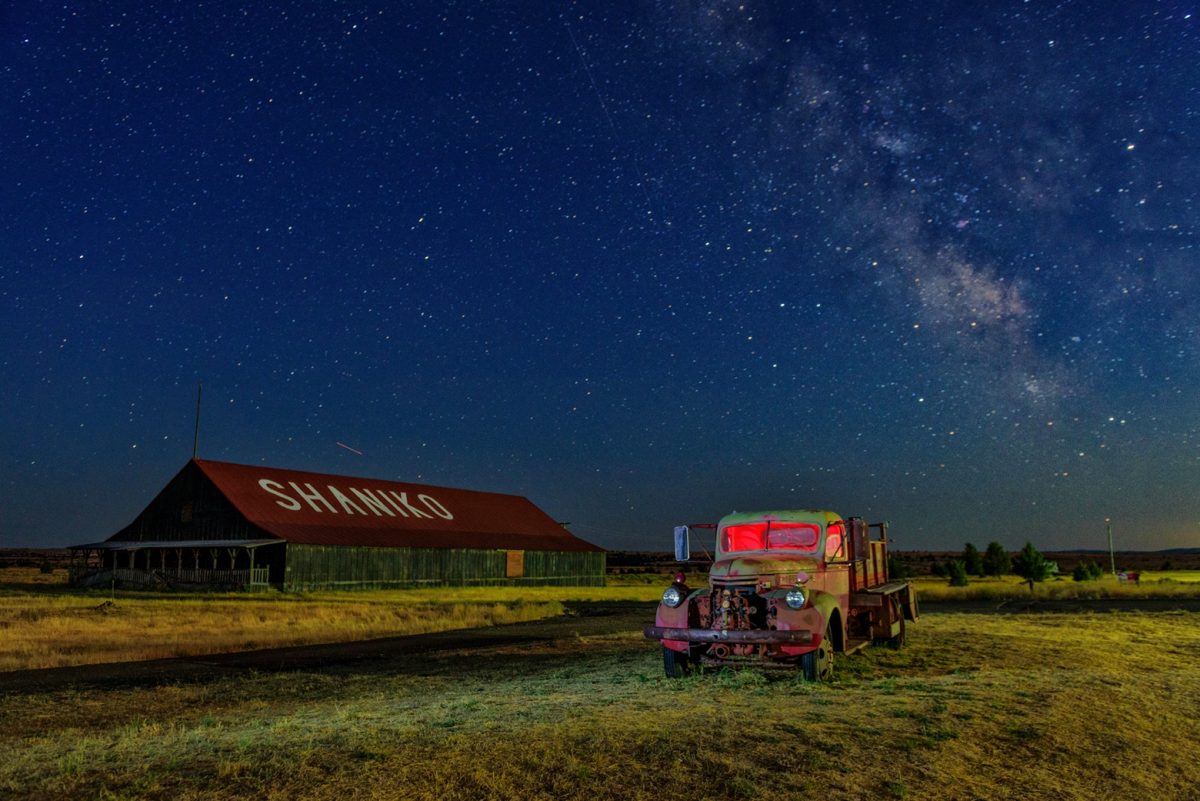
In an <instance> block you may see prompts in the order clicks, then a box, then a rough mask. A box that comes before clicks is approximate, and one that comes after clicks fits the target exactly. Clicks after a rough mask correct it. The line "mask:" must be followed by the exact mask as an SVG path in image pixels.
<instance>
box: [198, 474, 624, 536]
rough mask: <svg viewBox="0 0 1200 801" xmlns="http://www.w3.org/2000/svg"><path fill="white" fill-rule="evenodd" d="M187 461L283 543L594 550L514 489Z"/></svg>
mask: <svg viewBox="0 0 1200 801" xmlns="http://www.w3.org/2000/svg"><path fill="white" fill-rule="evenodd" d="M192 465H194V466H195V467H198V468H199V469H200V471H201V472H202V473H203V474H204V476H205V477H207V478H208V479H209V480H210V481H211V482H212V484H213V485H215V486H216V488H217V489H218V490H219V491H220V492H221V494H222V495H224V496H225V497H226V498H227V499H228V500H229V502H230V503H232V504H233V505H234V507H236V509H237V510H238V511H239V512H240V513H241V514H242V515H244V516H245V518H246V519H247V520H248V521H249V522H250V523H252V524H254V525H255V526H257V527H259V528H261V529H262V530H264V531H266V532H267V533H269V534H272V535H274V536H276V537H279V538H280V539H284V540H287V541H288V542H294V543H298V544H304V545H354V546H374V547H392V548H396V547H408V548H503V549H509V550H530V551H599V550H602V549H601V548H598V547H596V546H595V545H592V544H591V543H589V542H585V541H583V540H581V539H579V538H578V537H576V536H575V535H574V534H572V533H571V532H569V531H567V530H566V529H565V528H563V527H562V526H560V525H559V524H558V523H556V522H554V520H553V519H551V518H550V516H549V515H547V514H546V513H545V512H543V511H542V510H541V509H539V508H538V507H536V506H534V505H533V503H532V502H531V501H530V500H529V499H528V498H523V497H521V496H519V495H502V494H499V493H495V492H477V491H475V490H465V489H451V488H449V487H435V486H430V485H428V484H401V483H398V482H395V481H382V480H379V479H374V478H353V477H349V476H338V475H327V474H324V473H308V472H303V471H300V470H283V469H280V468H278V467H256V466H253V465H242V464H231V463H229V462H212V461H208V460H206V459H196V460H194V461H193V462H192V463H191V464H190V465H189V467H191V466H192ZM186 469H187V468H185V471H186Z"/></svg>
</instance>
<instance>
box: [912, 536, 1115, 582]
mask: <svg viewBox="0 0 1200 801" xmlns="http://www.w3.org/2000/svg"><path fill="white" fill-rule="evenodd" d="M1057 572H1058V566H1057V565H1056V564H1055V563H1054V562H1051V561H1050V560H1048V559H1047V558H1046V557H1045V556H1043V555H1042V552H1041V551H1039V550H1038V549H1037V548H1035V547H1033V543H1031V542H1026V543H1025V547H1024V548H1022V549H1021V550H1020V551H1019V552H1018V553H1017V555H1016V556H1015V557H1014V556H1009V554H1008V551H1006V550H1004V546H1003V545H1001V544H1000V543H998V542H989V543H988V546H987V549H986V550H985V551H984V552H983V553H980V552H979V549H978V548H976V547H975V545H974V544H973V543H970V542H968V543H966V546H965V547H964V548H963V552H962V555H961V556H959V558H957V559H951V560H950V561H948V562H940V563H935V564H934V565H933V575H935V576H943V577H945V578H947V579H949V580H950V586H952V587H965V586H967V584H968V582H969V580H970V576H976V577H983V576H1005V575H1009V574H1011V575H1015V576H1020V577H1021V578H1023V579H1025V580H1026V581H1045V580H1046V579H1048V578H1050V577H1051V576H1052V575H1054V574H1055V573H1057ZM1093 572H1094V575H1093ZM1100 574H1101V571H1100V568H1099V567H1098V566H1096V565H1095V564H1094V563H1092V564H1090V566H1085V567H1084V573H1082V574H1080V573H1079V571H1078V569H1077V570H1076V576H1077V578H1076V580H1077V581H1086V580H1088V579H1091V578H1099V577H1100Z"/></svg>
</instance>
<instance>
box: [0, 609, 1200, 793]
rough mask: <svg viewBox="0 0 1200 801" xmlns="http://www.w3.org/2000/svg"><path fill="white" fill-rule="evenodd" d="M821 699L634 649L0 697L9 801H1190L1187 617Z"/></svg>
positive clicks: (905, 654)
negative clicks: (672, 663) (674, 666)
mask: <svg viewBox="0 0 1200 801" xmlns="http://www.w3.org/2000/svg"><path fill="white" fill-rule="evenodd" d="M910 634H911V642H910V646H909V647H908V648H907V649H905V650H903V651H900V652H892V651H888V650H885V649H869V650H868V651H867V652H865V653H863V654H860V655H856V656H854V657H848V658H844V659H840V660H839V661H838V663H837V677H836V680H835V682H834V683H832V684H830V685H816V686H814V685H809V684H805V683H803V682H801V681H798V680H796V678H795V677H794V676H792V675H787V676H783V677H779V678H769V677H766V676H764V675H763V674H761V673H758V672H755V671H743V672H740V673H720V674H708V675H704V676H699V677H691V678H688V679H685V680H681V681H670V680H667V679H664V678H661V677H660V669H661V668H660V661H659V655H658V652H657V647H656V646H655V645H654V644H653V643H647V642H645V641H644V640H642V639H641V638H640V637H639V636H638V635H637V634H636V632H628V633H624V634H619V635H613V636H607V637H596V638H589V639H587V640H568V641H563V642H560V643H558V644H557V645H545V646H537V647H534V648H530V647H522V648H520V649H517V648H513V649H508V650H504V649H494V650H491V651H489V652H486V653H482V654H480V653H474V652H470V651H465V652H460V653H450V654H442V655H439V656H436V657H432V658H431V657H428V656H426V657H411V658H409V661H407V662H403V661H402V662H398V663H397V664H395V665H393V666H390V667H389V669H388V672H387V673H385V674H382V675H381V674H378V673H366V674H361V675H353V674H351V675H345V674H344V673H340V672H339V673H337V674H321V673H298V674H297V673H289V674H269V675H263V674H259V675H251V676H246V677H242V678H221V679H215V680H214V681H212V682H211V683H207V684H205V683H200V684H188V685H178V686H162V687H154V688H134V689H129V688H125V689H112V690H84V691H76V690H68V691H60V692H54V693H48V694H37V695H29V696H11V695H10V696H4V697H0V795H6V794H7V795H8V796H11V797H12V798H14V799H17V798H30V799H32V798H37V799H59V798H61V799H67V798H79V797H111V798H130V799H134V798H162V797H171V798H181V799H214V800H215V799H230V798H245V797H256V798H280V799H282V798H289V799H291V798H294V799H303V800H305V801H307V800H309V799H338V800H339V801H341V800H342V799H347V800H348V799H410V798H411V799H448V800H453V799H464V800H466V799H470V801H477V799H479V798H531V799H587V801H594V800H595V799H597V798H604V799H636V800H637V801H642V800H643V799H645V800H646V801H649V800H650V799H656V800H657V799H661V798H663V797H678V798H689V799H690V798H696V799H701V798H711V799H739V798H744V799H770V800H771V801H777V800H778V799H783V798H801V797H820V798H824V799H831V800H834V801H836V800H839V799H860V798H883V799H887V798H915V799H933V800H935V801H937V800H939V799H976V798H978V799H1010V798H1012V799H1063V800H1064V801H1084V800H1085V799H1086V800H1087V801H1091V799H1095V798H1110V797H1122V798H1124V797H1129V798H1153V799H1156V801H1157V800H1158V799H1165V800H1169V799H1179V800H1180V801H1182V800H1183V799H1196V798H1200V786H1198V785H1197V778H1196V773H1195V765H1196V764H1197V762H1198V761H1200V671H1197V670H1196V668H1195V665H1196V660H1197V658H1198V657H1200V615H1197V614H1195V613H1171V614H1165V613H1159V614H1129V615H1116V614H1079V615H1068V614H1044V615H1022V616H999V615H973V614H936V615H933V614H931V615H926V616H925V617H924V618H923V619H922V621H921V623H920V624H919V625H917V626H914V627H913V628H912V629H910Z"/></svg>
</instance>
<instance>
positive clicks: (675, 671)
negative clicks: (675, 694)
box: [662, 645, 691, 679]
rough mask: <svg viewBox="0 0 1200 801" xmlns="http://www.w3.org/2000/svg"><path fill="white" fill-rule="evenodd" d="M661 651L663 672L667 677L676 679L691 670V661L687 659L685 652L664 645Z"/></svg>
mask: <svg viewBox="0 0 1200 801" xmlns="http://www.w3.org/2000/svg"><path fill="white" fill-rule="evenodd" d="M662 652H663V672H664V673H666V674H667V678H668V679H678V678H680V677H682V676H686V675H687V674H688V673H690V672H691V661H690V660H689V659H688V655H687V654H683V653H680V652H679V651H672V650H671V649H670V648H668V647H667V646H665V645H664V646H663V649H662Z"/></svg>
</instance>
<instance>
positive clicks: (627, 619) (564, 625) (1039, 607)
mask: <svg viewBox="0 0 1200 801" xmlns="http://www.w3.org/2000/svg"><path fill="white" fill-rule="evenodd" d="M566 606H567V614H566V615H563V616H560V617H556V618H550V619H547V620H537V621H532V622H528V623H514V624H511V625H505V626H492V627H487V628H479V629H459V630H455V631H445V632H439V633H436V634H418V635H412V636H407V637H386V638H382V639H375V640H363V641H360V642H340V643H329V644H324V645H302V646H296V647H292V648H272V649H267V650H261V651H246V652H241V653H232V654H211V655H207V656H194V657H178V658H175V659H156V660H151V661H145V662H115V663H109V664H102V665H82V666H78V667H64V668H48V669H43V670H21V671H13V672H9V673H0V695H8V694H28V693H37V692H50V691H54V690H60V689H64V688H67V687H74V686H88V687H98V686H99V687H120V686H153V685H157V684H166V683H181V682H202V681H210V680H213V679H215V678H220V677H222V676H233V675H237V674H245V673H255V672H260V673H261V672H276V671H310V672H322V673H339V672H371V671H372V670H388V671H392V672H396V671H404V670H417V669H419V667H420V660H418V659H413V657H415V656H432V655H435V654H445V653H447V652H453V651H464V650H470V651H472V652H475V653H477V654H479V655H481V656H483V655H486V653H487V651H488V650H489V649H495V648H502V647H509V648H511V647H512V646H520V645H530V644H534V643H543V644H544V643H550V642H555V641H564V642H566V643H569V642H570V641H571V640H574V639H575V638H577V637H587V636H598V635H604V634H616V633H620V632H639V631H641V629H642V628H643V627H644V626H646V625H649V624H651V623H653V621H654V608H655V604H653V603H641V602H611V603H588V604H584V603H576V604H567V605H566ZM1172 610H1185V611H1200V599H1144V600H1133V599H1109V600H1065V601H971V602H954V603H924V604H922V605H921V614H923V615H929V614H946V613H968V614H1038V613H1043V612H1058V613H1063V612H1079V613H1089V612H1095V613H1110V612H1123V613H1132V612H1168V611H1172ZM564 647H567V648H569V645H564ZM647 647H651V644H650V643H647Z"/></svg>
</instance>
